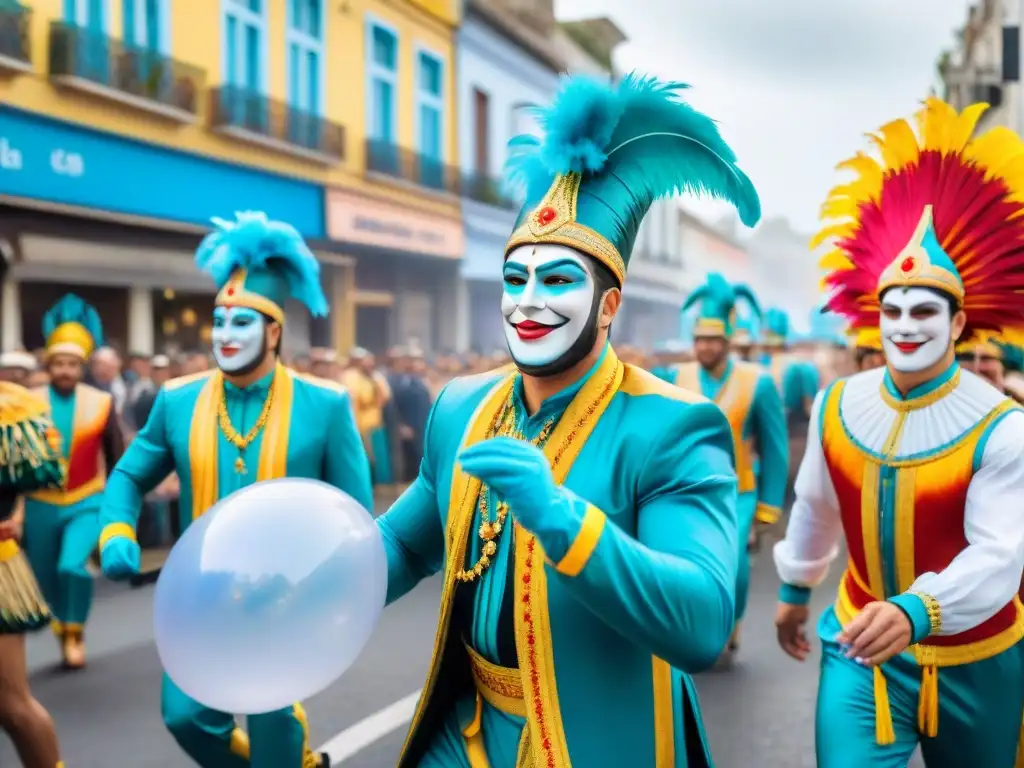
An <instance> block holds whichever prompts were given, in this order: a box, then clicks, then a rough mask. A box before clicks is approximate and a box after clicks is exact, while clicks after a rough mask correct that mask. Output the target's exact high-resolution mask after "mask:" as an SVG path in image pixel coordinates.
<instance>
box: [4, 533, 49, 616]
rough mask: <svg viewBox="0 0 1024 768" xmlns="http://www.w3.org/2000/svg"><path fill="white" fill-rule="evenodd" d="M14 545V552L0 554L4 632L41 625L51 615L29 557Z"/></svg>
mask: <svg viewBox="0 0 1024 768" xmlns="http://www.w3.org/2000/svg"><path fill="white" fill-rule="evenodd" d="M10 543H11V544H13V542H10ZM4 544H5V545H7V544H8V542H4ZM14 546H15V551H14V553H13V554H12V555H10V556H8V557H3V558H0V633H4V634H12V633H18V632H27V631H29V630H33V629H39V628H40V627H45V626H46V625H47V624H49V623H50V619H51V615H50V609H49V606H47V604H46V601H45V600H44V599H43V596H42V593H41V592H40V591H39V585H38V584H37V583H36V578H35V576H34V575H33V574H32V569H31V567H30V566H29V564H28V560H26V558H25V555H24V554H23V553H22V552H21V551H20V550H18V549H17V548H16V547H17V545H14ZM4 549H5V550H6V549H9V547H7V546H5V547H4ZM4 554H5V555H6V554H8V553H7V552H5V553H4Z"/></svg>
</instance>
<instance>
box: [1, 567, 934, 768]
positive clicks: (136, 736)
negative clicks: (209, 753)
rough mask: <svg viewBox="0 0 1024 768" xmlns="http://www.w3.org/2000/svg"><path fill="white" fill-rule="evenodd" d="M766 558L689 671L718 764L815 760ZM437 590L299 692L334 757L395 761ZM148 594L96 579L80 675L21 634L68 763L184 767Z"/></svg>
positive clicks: (407, 602)
mask: <svg viewBox="0 0 1024 768" xmlns="http://www.w3.org/2000/svg"><path fill="white" fill-rule="evenodd" d="M769 560H770V558H769V556H768V554H767V553H766V554H764V555H762V556H761V557H760V559H759V561H758V562H757V563H756V564H755V576H754V589H753V592H752V600H751V605H750V608H749V614H748V618H747V621H746V622H745V632H744V635H743V646H742V648H741V651H740V656H739V659H738V662H737V664H736V666H735V667H734V668H733V669H731V670H729V671H725V672H715V673H708V674H705V675H702V676H701V677H700V679H699V680H698V687H699V689H700V695H701V705H702V708H703V711H704V719H705V722H706V724H707V726H708V729H709V731H710V735H711V740H712V749H713V754H714V756H715V761H716V765H717V768H752V767H753V766H757V767H758V768H804V767H805V766H806V767H807V768H812V767H813V766H814V752H813V738H814V729H813V724H814V719H813V712H814V699H815V687H816V680H815V677H816V672H817V661H816V659H815V660H810V661H808V662H807V663H805V664H802V665H801V664H798V663H796V662H793V661H790V660H789V659H788V658H787V657H785V656H783V655H782V652H781V651H779V650H778V649H777V647H776V645H775V641H774V628H773V626H772V615H773V612H774V595H775V589H776V586H777V581H776V579H775V575H774V573H773V571H772V569H771V567H770V562H769ZM833 590H834V584H829V585H826V586H825V587H823V588H822V589H820V590H817V600H816V605H815V608H817V609H821V608H823V607H824V605H825V603H826V602H827V601H828V599H829V593H830V592H831V593H832V594H834V591H833ZM439 591H440V590H439V582H438V580H437V579H433V580H431V581H428V582H425V583H423V584H421V585H420V587H419V588H418V589H417V590H415V591H414V592H413V593H411V594H410V595H408V596H407V597H406V598H405V599H404V600H402V601H400V602H399V603H398V604H396V605H394V606H392V607H391V608H389V609H388V610H387V611H386V612H385V615H384V618H383V620H382V624H381V626H380V628H379V629H378V631H377V633H376V635H375V637H374V640H373V642H372V644H371V645H370V647H368V648H367V650H366V651H365V652H364V654H363V656H362V657H361V658H360V660H359V662H358V663H357V664H356V666H355V667H354V668H353V669H352V670H350V671H349V672H348V673H347V674H346V675H345V676H344V677H343V678H342V680H340V681H339V682H338V683H337V684H335V685H334V686H333V687H332V688H331V689H330V690H328V691H327V692H325V693H323V694H321V695H320V696H317V697H316V698H315V699H313V700H312V701H310V702H308V704H307V711H308V713H309V717H310V725H311V730H312V742H313V743H314V744H317V745H321V744H328V743H330V746H331V749H330V751H331V753H332V756H334V757H335V758H336V759H338V758H342V759H341V761H340V763H339V764H340V765H342V766H345V767H346V768H393V767H394V765H395V762H396V759H397V755H398V751H399V748H400V746H401V742H402V739H403V737H404V725H403V723H404V722H405V721H406V720H407V718H408V717H409V715H410V714H411V706H412V703H413V702H414V695H415V693H416V691H417V690H418V689H419V687H420V686H421V685H422V682H423V675H424V672H425V669H426V666H427V663H428V661H429V657H430V648H431V644H432V641H433V633H434V622H435V618H436V613H437V598H438V595H439ZM151 600H152V587H143V588H141V589H134V590H133V589H129V588H126V587H122V586H120V585H113V584H109V583H105V582H103V583H101V585H100V587H99V591H98V594H97V600H96V607H95V611H94V615H93V619H92V621H91V622H90V629H89V634H88V641H89V653H90V657H89V658H90V663H89V667H88V668H87V669H86V670H85V671H83V672H80V673H76V674H72V675H68V674H66V673H63V672H60V671H57V670H56V669H55V665H56V662H57V660H58V653H57V647H56V643H55V642H54V640H53V638H52V637H50V636H49V635H47V634H39V635H37V636H33V637H32V638H31V639H30V645H29V654H30V665H31V668H32V670H33V672H32V683H33V688H34V690H35V692H36V695H37V696H38V698H39V699H40V700H41V701H42V702H43V703H44V704H45V705H46V706H47V707H48V708H49V709H50V711H51V712H52V713H53V715H54V718H55V719H56V721H57V725H58V729H59V732H60V735H61V739H62V745H63V748H64V756H65V757H64V759H65V760H66V761H67V764H68V768H120V766H129V765H130V766H133V768H189V766H190V763H189V762H188V761H187V760H186V759H185V758H184V756H183V755H182V754H181V753H180V752H179V751H178V749H177V747H176V746H175V744H174V743H173V742H172V740H171V739H170V737H169V736H168V735H167V734H166V732H165V731H164V728H163V725H162V723H161V721H160V706H159V681H160V668H159V662H158V659H157V654H156V651H155V649H154V647H153V642H152V618H151ZM396 702H398V703H397V704H396ZM392 705H394V706H392ZM389 708H390V709H389ZM381 710H385V711H384V712H383V713H381V714H379V715H378V716H377V717H372V716H373V715H375V714H376V713H380V712H381ZM367 718H369V720H367ZM360 745H366V746H365V747H364V748H362V749H359V746H360ZM346 755H347V756H346ZM16 765H18V761H17V757H15V755H14V753H13V750H12V749H11V747H10V745H9V744H8V743H7V742H6V741H5V739H4V737H3V736H2V735H0V766H16ZM915 765H920V764H919V763H915Z"/></svg>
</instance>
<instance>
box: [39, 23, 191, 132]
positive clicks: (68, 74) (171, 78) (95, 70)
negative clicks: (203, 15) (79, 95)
mask: <svg viewBox="0 0 1024 768" xmlns="http://www.w3.org/2000/svg"><path fill="white" fill-rule="evenodd" d="M50 77H51V78H52V79H53V80H54V81H55V82H57V83H60V84H62V85H66V86H68V87H72V88H77V89H78V90H82V91H88V92H91V93H95V94H97V95H99V96H103V97H105V98H108V99H112V100H114V101H119V102H121V103H125V104H130V105H132V106H136V107H138V108H140V109H144V110H146V111H149V112H154V113H156V114H160V115H163V116H164V117H168V118H170V119H172V120H176V121H178V122H194V121H195V119H196V113H197V111H198V109H199V93H200V91H201V90H202V88H203V84H204V82H205V79H206V73H205V72H204V71H203V70H202V69H199V68H198V67H193V66H191V65H190V64H185V63H184V62H180V61H176V60H174V59H171V58H168V57H167V56H164V55H163V54H161V53H159V52H158V51H153V50H150V49H148V48H141V47H137V46H133V45H128V44H127V43H123V42H121V41H120V40H114V39H111V38H109V37H107V36H106V35H102V34H97V33H96V32H93V31H91V30H88V29H85V28H83V27H79V26H76V25H74V24H68V23H67V22H63V21H54V22H51V24H50Z"/></svg>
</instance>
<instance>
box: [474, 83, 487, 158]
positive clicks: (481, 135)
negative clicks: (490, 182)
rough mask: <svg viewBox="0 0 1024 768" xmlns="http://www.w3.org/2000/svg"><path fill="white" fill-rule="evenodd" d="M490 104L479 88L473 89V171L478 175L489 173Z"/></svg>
mask: <svg viewBox="0 0 1024 768" xmlns="http://www.w3.org/2000/svg"><path fill="white" fill-rule="evenodd" d="M490 123H491V103H490V97H488V95H487V94H486V93H484V92H483V91H481V90H480V89H479V88H474V89H473V146H474V152H475V155H474V158H473V169H474V170H475V171H476V172H477V173H478V174H480V175H488V174H489V173H490V172H491V146H490V144H491V141H490V139H491V128H490Z"/></svg>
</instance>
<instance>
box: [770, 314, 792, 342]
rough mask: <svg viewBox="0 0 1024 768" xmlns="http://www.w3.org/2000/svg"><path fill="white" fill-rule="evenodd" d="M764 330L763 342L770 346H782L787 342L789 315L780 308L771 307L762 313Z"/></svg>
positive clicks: (788, 336)
mask: <svg viewBox="0 0 1024 768" xmlns="http://www.w3.org/2000/svg"><path fill="white" fill-rule="evenodd" d="M764 323H765V327H766V332H765V335H764V337H765V338H764V343H765V344H766V345H768V346H772V347H783V346H785V345H786V344H788V343H789V339H790V329H789V315H787V314H786V313H785V312H784V311H782V310H781V309H778V308H776V307H772V308H771V309H768V310H767V311H766V312H765V313H764Z"/></svg>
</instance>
